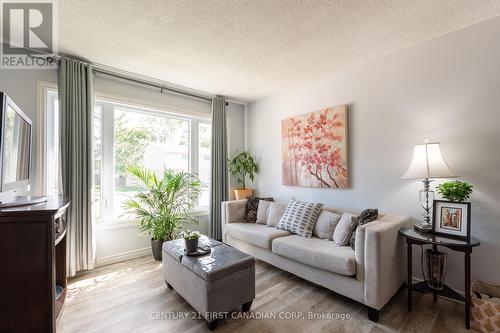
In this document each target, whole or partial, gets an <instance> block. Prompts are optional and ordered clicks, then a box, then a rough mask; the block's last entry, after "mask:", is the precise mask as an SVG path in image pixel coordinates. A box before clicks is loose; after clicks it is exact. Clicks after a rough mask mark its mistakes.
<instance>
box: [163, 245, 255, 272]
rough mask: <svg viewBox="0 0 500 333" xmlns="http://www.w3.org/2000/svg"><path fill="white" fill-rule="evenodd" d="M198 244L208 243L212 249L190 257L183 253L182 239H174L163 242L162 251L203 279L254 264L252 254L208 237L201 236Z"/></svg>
mask: <svg viewBox="0 0 500 333" xmlns="http://www.w3.org/2000/svg"><path fill="white" fill-rule="evenodd" d="M199 244H200V245H209V246H210V247H211V248H212V251H211V252H210V253H209V254H206V255H204V256H200V257H190V256H187V255H185V254H184V249H185V245H184V240H183V239H175V240H172V241H168V242H165V243H163V252H165V253H167V254H168V255H170V256H171V257H173V258H174V259H175V260H177V261H179V262H180V263H181V264H182V265H183V266H184V267H186V268H187V269H189V270H190V271H192V272H193V273H195V274H196V275H198V276H200V277H201V278H202V279H203V280H205V281H215V280H217V279H220V278H222V277H223V276H226V275H228V274H232V273H234V272H237V271H240V270H242V269H245V268H248V267H249V266H253V265H254V264H255V259H254V258H253V257H252V256H250V255H248V254H246V253H243V252H241V251H239V250H237V249H235V248H233V247H230V246H228V245H226V244H223V243H221V242H219V241H216V240H214V239H211V238H209V237H206V236H201V237H200V240H199Z"/></svg>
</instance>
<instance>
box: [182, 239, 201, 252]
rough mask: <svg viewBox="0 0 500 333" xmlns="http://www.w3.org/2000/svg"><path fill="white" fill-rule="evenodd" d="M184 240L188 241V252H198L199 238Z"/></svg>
mask: <svg viewBox="0 0 500 333" xmlns="http://www.w3.org/2000/svg"><path fill="white" fill-rule="evenodd" d="M184 242H185V243H186V253H196V252H197V251H198V238H194V239H186V238H184Z"/></svg>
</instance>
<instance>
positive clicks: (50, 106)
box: [36, 84, 61, 195]
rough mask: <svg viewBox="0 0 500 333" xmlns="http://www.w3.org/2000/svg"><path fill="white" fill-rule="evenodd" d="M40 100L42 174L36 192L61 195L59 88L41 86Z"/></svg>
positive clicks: (39, 147) (39, 144) (39, 148)
mask: <svg viewBox="0 0 500 333" xmlns="http://www.w3.org/2000/svg"><path fill="white" fill-rule="evenodd" d="M40 89H41V92H40V94H41V95H40V100H41V101H42V103H43V106H42V108H41V112H42V114H40V116H39V120H40V123H41V124H40V125H39V129H38V130H39V131H40V132H41V133H39V134H38V135H39V138H40V139H37V143H38V154H39V155H40V156H41V157H40V162H41V163H40V169H39V170H36V172H40V174H38V175H37V179H38V183H37V184H36V192H38V193H40V194H41V195H55V194H59V193H61V190H60V188H61V181H60V179H61V175H60V169H59V100H58V99H57V88H56V87H54V86H53V85H48V84H43V85H40Z"/></svg>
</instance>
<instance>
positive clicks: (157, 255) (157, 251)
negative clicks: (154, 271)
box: [151, 238, 163, 261]
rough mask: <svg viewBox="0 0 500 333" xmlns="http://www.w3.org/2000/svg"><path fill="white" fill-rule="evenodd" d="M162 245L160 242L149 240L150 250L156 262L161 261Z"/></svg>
mask: <svg viewBox="0 0 500 333" xmlns="http://www.w3.org/2000/svg"><path fill="white" fill-rule="evenodd" d="M162 245H163V241H162V240H157V239H153V238H151V249H152V250H153V258H154V259H155V260H156V261H161V259H162V255H161V251H162V250H161V247H162Z"/></svg>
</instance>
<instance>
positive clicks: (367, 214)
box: [349, 209, 378, 250]
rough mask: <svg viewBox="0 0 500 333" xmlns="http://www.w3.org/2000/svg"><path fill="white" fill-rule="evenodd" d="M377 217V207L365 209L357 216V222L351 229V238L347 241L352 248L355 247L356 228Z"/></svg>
mask: <svg viewBox="0 0 500 333" xmlns="http://www.w3.org/2000/svg"><path fill="white" fill-rule="evenodd" d="M377 218H378V209H365V210H364V211H362V212H361V214H359V216H358V224H357V225H356V227H355V228H354V230H353V231H352V235H351V240H350V241H349V245H350V246H351V248H352V249H353V250H355V249H356V229H357V228H358V227H359V226H361V225H364V224H367V223H370V222H373V221H375V220H376V219H377Z"/></svg>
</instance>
